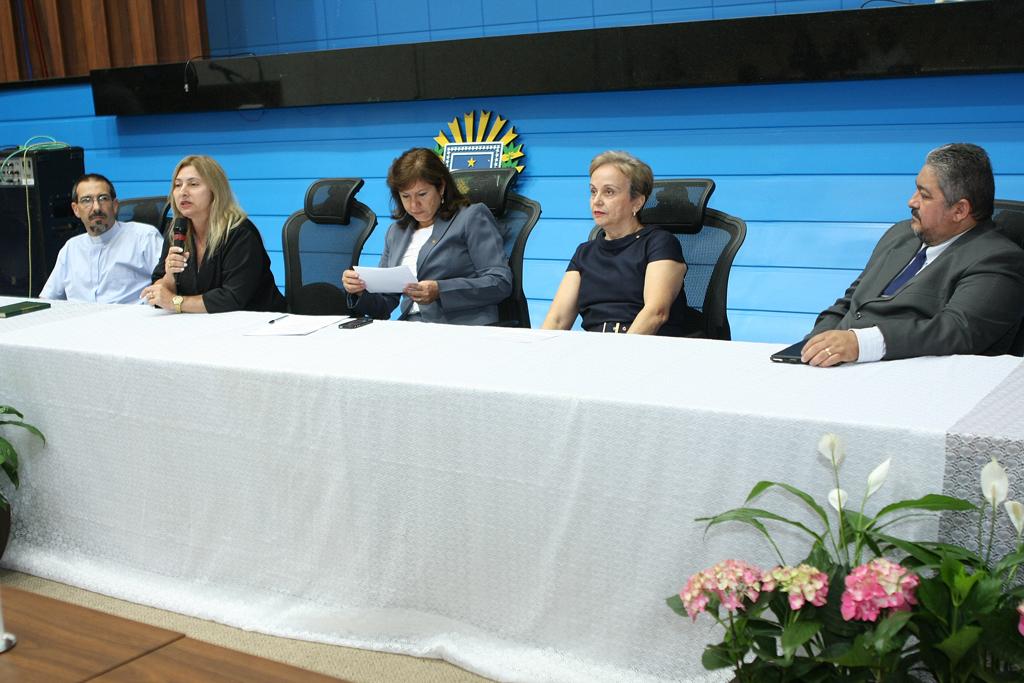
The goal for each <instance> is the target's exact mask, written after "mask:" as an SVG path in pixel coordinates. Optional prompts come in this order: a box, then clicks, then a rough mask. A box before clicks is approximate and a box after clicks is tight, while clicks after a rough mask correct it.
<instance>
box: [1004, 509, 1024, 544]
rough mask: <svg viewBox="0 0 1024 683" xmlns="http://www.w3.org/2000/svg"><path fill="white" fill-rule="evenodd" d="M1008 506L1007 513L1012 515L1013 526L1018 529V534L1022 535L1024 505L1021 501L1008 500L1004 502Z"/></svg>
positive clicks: (1023, 529)
mask: <svg viewBox="0 0 1024 683" xmlns="http://www.w3.org/2000/svg"><path fill="white" fill-rule="evenodd" d="M1003 507H1005V508H1006V514H1008V515H1009V516H1010V521H1011V522H1013V528H1014V529H1016V530H1017V535H1018V536H1020V535H1021V533H1022V532H1024V505H1022V504H1021V503H1020V501H1016V500H1008V501H1006V502H1005V503H1004V504H1003Z"/></svg>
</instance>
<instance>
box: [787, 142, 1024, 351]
mask: <svg viewBox="0 0 1024 683" xmlns="http://www.w3.org/2000/svg"><path fill="white" fill-rule="evenodd" d="M994 197H995V182H994V180H993V178H992V166H991V163H990V162H989V159H988V155H987V154H986V153H985V150H983V149H982V148H981V147H978V146H976V145H970V144H963V143H956V144H950V145H944V146H942V147H939V148H938V149H934V150H932V151H931V152H929V153H928V156H927V158H926V159H925V164H924V167H923V168H922V169H921V172H920V173H918V175H917V190H916V191H915V192H914V194H913V196H912V197H911V198H910V201H908V202H907V205H908V206H909V207H910V215H911V219H910V220H909V221H902V222H900V223H897V224H896V225H894V226H892V227H891V228H890V229H889V230H888V231H887V232H886V233H885V235H883V236H882V239H881V240H879V242H878V245H877V246H876V247H875V250H874V251H873V252H872V254H871V258H870V259H869V260H868V264H867V266H865V268H864V271H863V272H862V273H861V274H860V276H859V277H858V278H857V279H856V280H854V282H853V284H852V285H850V288H849V289H848V290H846V293H845V294H844V295H843V296H842V297H841V298H840V299H838V300H837V301H836V302H835V303H834V304H833V305H832V306H831V307H829V308H827V309H826V310H825V311H823V312H822V313H821V315H819V316H818V319H817V321H816V322H815V325H814V329H813V330H812V331H811V334H810V338H809V339H808V340H807V343H806V344H804V347H803V353H802V359H803V361H804V362H805V363H809V364H811V365H818V366H823V367H830V366H834V365H838V364H839V363H850V362H867V361H874V360H893V359H897V358H911V357H915V356H943V355H951V354H977V355H993V356H994V355H999V354H1002V353H1006V352H1007V351H1008V350H1009V348H1010V345H1011V343H1012V341H1013V338H1014V336H1015V335H1016V333H1017V330H1018V328H1019V327H1020V324H1021V319H1022V317H1024V250H1022V249H1021V248H1020V247H1019V246H1017V245H1016V244H1014V243H1013V242H1011V241H1010V240H1008V239H1007V238H1006V237H1004V236H1003V235H1002V234H1000V233H999V232H997V231H996V230H995V226H994V225H993V223H992V203H993V200H994Z"/></svg>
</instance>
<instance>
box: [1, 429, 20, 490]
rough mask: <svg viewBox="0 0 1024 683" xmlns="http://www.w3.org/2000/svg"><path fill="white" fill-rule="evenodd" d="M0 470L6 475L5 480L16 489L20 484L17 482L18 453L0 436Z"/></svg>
mask: <svg viewBox="0 0 1024 683" xmlns="http://www.w3.org/2000/svg"><path fill="white" fill-rule="evenodd" d="M0 469H2V470H3V471H4V472H5V473H6V474H7V478H8V479H10V480H11V483H12V484H14V488H18V485H19V483H20V482H19V480H18V452H17V451H15V450H14V446H12V445H11V444H10V442H9V441H7V439H5V438H4V437H2V436H0Z"/></svg>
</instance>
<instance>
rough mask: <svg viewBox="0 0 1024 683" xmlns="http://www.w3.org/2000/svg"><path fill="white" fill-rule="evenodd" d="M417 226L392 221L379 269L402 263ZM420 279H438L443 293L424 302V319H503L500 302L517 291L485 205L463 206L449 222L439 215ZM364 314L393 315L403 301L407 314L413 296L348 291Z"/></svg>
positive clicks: (426, 246) (482, 322)
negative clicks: (513, 287)
mask: <svg viewBox="0 0 1024 683" xmlns="http://www.w3.org/2000/svg"><path fill="white" fill-rule="evenodd" d="M412 233H413V228H411V227H410V228H405V227H401V226H400V225H399V224H398V223H392V224H391V227H390V228H388V233H387V235H386V236H385V238H384V253H382V254H381V256H380V267H381V268H391V267H394V266H397V265H400V264H401V263H402V257H403V256H404V255H405V251H406V249H407V248H408V247H409V242H411V241H412ZM416 277H417V279H418V280H420V281H422V280H436V281H437V286H438V289H439V290H440V297H439V298H438V300H437V301H435V302H434V303H431V304H425V305H421V306H420V315H421V316H422V318H423V320H424V321H425V322H433V323H451V324H455V325H487V324H489V323H493V322H496V321H497V320H498V303H500V302H501V301H502V300H504V299H506V298H508V296H509V294H511V293H512V271H511V270H510V269H509V267H508V257H507V256H506V255H505V249H504V247H503V246H502V240H501V235H500V234H499V233H498V227H497V225H495V223H494V216H493V215H492V214H491V212H490V210H489V209H488V208H487V207H486V206H484V205H483V204H471V205H469V206H467V207H465V208H463V209H460V210H459V211H458V213H456V214H455V215H454V216H453V217H452V218H451V219H450V220H442V219H440V218H438V219H436V221H435V222H434V228H433V230H432V231H431V235H430V239H429V240H427V243H426V244H424V245H423V248H422V249H420V253H419V257H418V258H417V259H416ZM348 301H349V307H350V308H352V310H353V311H354V312H356V313H359V314H364V315H369V316H372V317H374V318H388V317H389V316H390V315H391V311H393V310H395V306H398V304H399V301H401V304H402V315H401V317H402V318H404V317H405V316H406V315H407V314H408V312H409V307H410V306H412V300H411V299H409V298H408V297H403V296H402V295H401V294H371V293H369V292H363V293H362V294H359V295H352V294H349V295H348Z"/></svg>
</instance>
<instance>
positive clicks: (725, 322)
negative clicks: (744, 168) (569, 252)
mask: <svg viewBox="0 0 1024 683" xmlns="http://www.w3.org/2000/svg"><path fill="white" fill-rule="evenodd" d="M714 191H715V182H714V181H713V180H710V179H708V178H679V179H665V180H656V181H655V182H654V190H653V191H652V192H651V196H650V197H648V199H647V203H646V204H644V208H643V210H642V211H641V212H640V215H639V218H640V220H641V222H642V223H644V224H645V225H653V226H657V227H659V228H662V229H665V230H668V231H669V232H671V233H673V234H674V235H675V236H676V239H678V240H679V244H680V246H682V249H683V258H685V259H686V279H685V281H684V287H683V291H684V292H685V294H686V303H687V305H688V306H690V308H695V309H697V310H698V311H701V313H703V314H704V336H706V337H707V338H709V339H724V340H728V339H731V338H732V331H731V329H730V328H729V316H728V312H727V304H728V293H729V272H730V271H731V270H732V263H733V260H734V259H735V258H736V253H737V252H738V251H739V249H740V246H742V244H743V241H744V240H745V239H746V237H747V224H746V223H744V222H743V220H742V219H740V218H737V217H736V216H730V215H729V214H727V213H723V212H721V211H716V210H715V209H709V208H707V203H708V199H709V198H710V197H711V194H712V193H713V192H714ZM603 236H604V231H603V230H602V229H601V228H594V230H593V231H591V233H590V238H591V239H596V238H598V237H603Z"/></svg>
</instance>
